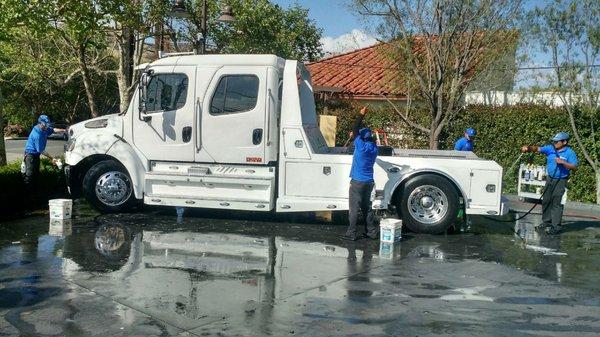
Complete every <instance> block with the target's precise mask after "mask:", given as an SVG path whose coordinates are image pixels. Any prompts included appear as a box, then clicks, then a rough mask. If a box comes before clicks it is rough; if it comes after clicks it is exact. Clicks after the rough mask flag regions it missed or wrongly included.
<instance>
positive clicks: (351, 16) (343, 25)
mask: <svg viewBox="0 0 600 337" xmlns="http://www.w3.org/2000/svg"><path fill="white" fill-rule="evenodd" d="M271 1H272V2H274V3H276V4H278V5H280V6H282V7H288V6H290V5H293V4H296V3H297V4H299V5H300V6H302V7H304V8H308V10H309V17H310V18H311V19H312V20H314V21H315V23H316V25H317V26H318V27H320V28H322V29H323V37H322V39H321V43H322V44H323V52H324V55H325V56H329V55H334V54H339V53H344V52H348V51H352V50H355V49H358V48H362V47H367V46H370V45H373V44H375V43H377V36H376V35H375V34H374V33H373V31H372V28H368V25H367V24H366V23H365V22H364V20H363V19H362V18H361V17H360V16H359V15H358V14H357V13H356V12H355V10H353V9H352V8H350V6H349V3H351V1H350V0H271ZM523 1H524V9H525V10H530V9H532V8H534V7H536V6H540V7H541V6H543V5H544V2H545V0H523ZM528 53H530V59H529V60H528V61H526V62H525V63H524V64H523V65H522V66H543V65H548V64H549V63H550V58H549V56H548V55H544V54H543V53H540V52H533V51H528ZM542 77H545V76H542ZM536 81H537V80H536ZM517 82H518V83H517V86H520V85H519V83H521V85H523V86H525V87H527V86H531V85H533V84H537V83H534V80H533V77H532V73H531V71H522V72H520V73H519V74H518V75H517Z"/></svg>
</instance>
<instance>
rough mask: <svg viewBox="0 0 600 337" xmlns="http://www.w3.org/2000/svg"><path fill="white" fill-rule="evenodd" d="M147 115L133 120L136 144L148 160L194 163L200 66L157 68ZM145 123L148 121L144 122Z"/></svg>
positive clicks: (147, 104) (151, 87)
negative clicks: (197, 67) (196, 93)
mask: <svg viewBox="0 0 600 337" xmlns="http://www.w3.org/2000/svg"><path fill="white" fill-rule="evenodd" d="M153 70H154V73H153V75H152V77H151V78H150V81H149V84H148V87H147V91H146V92H147V100H146V112H147V113H146V114H142V115H140V114H138V113H137V110H136V113H135V114H134V116H133V118H134V121H133V142H134V144H135V146H136V147H137V148H138V150H140V152H142V153H143V155H144V156H145V157H146V158H147V159H148V160H153V161H182V162H191V161H193V160H194V137H195V132H194V111H195V99H194V98H195V83H196V66H177V67H172V66H169V67H155V68H154V69H153ZM144 119H145V120H144Z"/></svg>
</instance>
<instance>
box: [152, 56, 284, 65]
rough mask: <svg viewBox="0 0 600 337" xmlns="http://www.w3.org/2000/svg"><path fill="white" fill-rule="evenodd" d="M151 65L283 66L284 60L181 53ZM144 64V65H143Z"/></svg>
mask: <svg viewBox="0 0 600 337" xmlns="http://www.w3.org/2000/svg"><path fill="white" fill-rule="evenodd" d="M150 65H151V66H183V65H196V66H199V65H208V66H272V67H276V68H283V67H284V66H285V60H284V59H283V58H281V57H278V56H276V55H261V54H228V55H183V56H169V57H164V58H161V59H158V60H156V61H154V62H152V63H151V64H150ZM144 66H145V65H144Z"/></svg>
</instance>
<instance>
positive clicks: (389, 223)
mask: <svg viewBox="0 0 600 337" xmlns="http://www.w3.org/2000/svg"><path fill="white" fill-rule="evenodd" d="M400 239H402V220H400V219H394V218H387V219H381V222H380V223H379V240H380V241H381V242H388V243H394V242H400Z"/></svg>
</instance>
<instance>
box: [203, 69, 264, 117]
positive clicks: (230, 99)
mask: <svg viewBox="0 0 600 337" xmlns="http://www.w3.org/2000/svg"><path fill="white" fill-rule="evenodd" d="M258 84H259V81H258V77H256V76H255V75H226V76H223V77H221V79H220V80H219V84H218V85H217V90H215V93H214V95H213V97H212V100H211V102H210V113H211V114H213V115H224V114H232V113H238V112H245V111H250V110H252V109H254V107H255V106H256V100H257V98H258Z"/></svg>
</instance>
